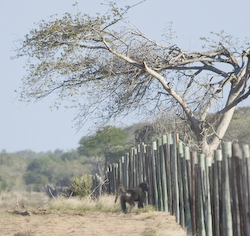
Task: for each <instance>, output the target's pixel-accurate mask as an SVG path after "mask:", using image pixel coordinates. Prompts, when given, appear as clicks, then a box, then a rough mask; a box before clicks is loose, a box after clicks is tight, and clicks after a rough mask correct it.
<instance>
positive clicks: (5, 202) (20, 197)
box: [0, 191, 49, 209]
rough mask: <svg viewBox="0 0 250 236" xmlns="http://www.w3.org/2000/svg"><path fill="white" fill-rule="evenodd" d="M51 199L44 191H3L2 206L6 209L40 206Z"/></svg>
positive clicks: (0, 200) (0, 196) (1, 196)
mask: <svg viewBox="0 0 250 236" xmlns="http://www.w3.org/2000/svg"><path fill="white" fill-rule="evenodd" d="M48 201H49V197H47V196H46V195H45V194H44V193H37V192H17V191H12V192H2V193H1V195H0V207H1V208H3V209H4V208H5V209H21V208H26V209H27V208H38V207H40V206H42V205H43V204H44V203H45V202H48Z"/></svg>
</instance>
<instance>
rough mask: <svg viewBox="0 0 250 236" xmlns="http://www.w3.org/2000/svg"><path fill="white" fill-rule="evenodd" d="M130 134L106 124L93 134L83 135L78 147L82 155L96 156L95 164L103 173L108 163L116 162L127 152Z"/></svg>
mask: <svg viewBox="0 0 250 236" xmlns="http://www.w3.org/2000/svg"><path fill="white" fill-rule="evenodd" d="M128 136H129V135H128V134H127V133H126V132H125V131H123V130H122V129H120V128H116V127H114V126H106V127H104V128H103V129H100V130H98V131H97V132H96V134H95V135H93V136H88V137H83V138H82V139H81V140H80V142H79V144H80V146H79V147H78V152H79V154H81V155H87V156H89V157H96V160H95V164H97V166H98V170H99V172H100V174H103V171H104V169H105V168H106V167H107V164H108V163H113V162H116V161H117V160H118V159H119V158H121V156H122V155H124V154H125V150H126V149H125V148H126V145H127V142H126V141H127V139H128Z"/></svg>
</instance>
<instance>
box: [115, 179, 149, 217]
mask: <svg viewBox="0 0 250 236" xmlns="http://www.w3.org/2000/svg"><path fill="white" fill-rule="evenodd" d="M145 191H148V185H147V184H146V183H140V184H139V186H138V187H136V188H133V189H128V190H126V188H125V187H124V186H123V185H122V184H120V185H119V187H118V189H117V191H116V197H115V202H116V201H117V198H118V196H119V195H120V202H121V208H122V212H124V213H126V212H127V209H126V202H127V203H128V204H129V205H130V208H129V212H131V210H132V209H133V208H134V206H135V202H138V208H143V203H144V200H145V197H146V193H145Z"/></svg>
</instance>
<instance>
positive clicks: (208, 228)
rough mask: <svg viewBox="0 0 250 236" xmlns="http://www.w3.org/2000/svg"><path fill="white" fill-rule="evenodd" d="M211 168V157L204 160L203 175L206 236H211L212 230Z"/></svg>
mask: <svg viewBox="0 0 250 236" xmlns="http://www.w3.org/2000/svg"><path fill="white" fill-rule="evenodd" d="M211 166H212V160H211V157H206V158H205V173H206V175H205V176H206V187H207V191H206V199H207V200H206V202H205V204H206V236H213V230H212V212H211V192H210V179H211V178H210V169H211Z"/></svg>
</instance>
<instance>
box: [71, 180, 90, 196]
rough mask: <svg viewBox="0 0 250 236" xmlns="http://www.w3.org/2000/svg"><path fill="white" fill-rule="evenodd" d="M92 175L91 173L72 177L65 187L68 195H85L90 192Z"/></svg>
mask: <svg viewBox="0 0 250 236" xmlns="http://www.w3.org/2000/svg"><path fill="white" fill-rule="evenodd" d="M91 189H92V177H91V175H83V176H82V177H80V178H79V177H72V178H71V179H70V184H69V186H68V188H67V194H68V196H79V197H80V198H82V197H87V196H89V195H90V194H91Z"/></svg>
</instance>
